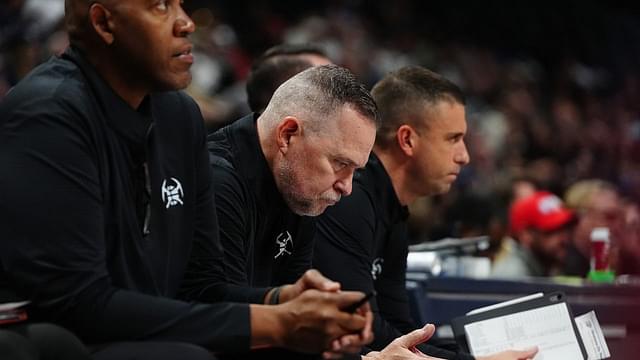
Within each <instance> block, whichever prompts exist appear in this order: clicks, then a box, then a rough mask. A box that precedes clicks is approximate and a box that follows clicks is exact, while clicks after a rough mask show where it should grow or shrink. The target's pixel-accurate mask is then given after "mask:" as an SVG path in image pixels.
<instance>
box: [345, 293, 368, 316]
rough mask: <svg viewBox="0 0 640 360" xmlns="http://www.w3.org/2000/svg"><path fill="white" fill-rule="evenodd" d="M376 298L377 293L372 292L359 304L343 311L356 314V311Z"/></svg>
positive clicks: (354, 304) (356, 303)
mask: <svg viewBox="0 0 640 360" xmlns="http://www.w3.org/2000/svg"><path fill="white" fill-rule="evenodd" d="M374 296H376V291H375V290H371V292H369V293H368V294H367V295H365V296H364V297H363V298H362V299H360V300H358V301H357V302H355V303H353V304H351V305H349V306H347V307H345V308H344V309H343V310H344V311H345V312H349V313H354V312H356V310H358V308H359V307H360V306H362V305H364V304H365V303H366V302H367V301H369V299H371V298H372V297H374Z"/></svg>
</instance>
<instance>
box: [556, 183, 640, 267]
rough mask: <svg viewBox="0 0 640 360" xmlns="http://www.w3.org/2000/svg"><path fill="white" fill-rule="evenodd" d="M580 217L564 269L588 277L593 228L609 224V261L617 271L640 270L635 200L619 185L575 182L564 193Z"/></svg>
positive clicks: (638, 229)
mask: <svg viewBox="0 0 640 360" xmlns="http://www.w3.org/2000/svg"><path fill="white" fill-rule="evenodd" d="M564 197H565V201H566V204H567V206H568V207H570V208H571V209H573V210H575V211H576V213H577V214H578V216H579V221H578V223H577V226H576V228H575V231H574V235H573V239H572V242H571V245H570V247H569V251H568V256H567V260H566V262H565V267H564V272H565V273H566V274H567V275H575V276H580V277H585V276H586V275H587V273H588V272H589V268H590V265H589V259H590V251H591V232H592V231H593V229H595V228H597V227H606V228H608V229H609V231H610V233H611V254H610V257H611V259H610V264H611V267H612V269H613V270H614V271H615V272H616V273H617V274H640V265H639V264H640V261H639V259H640V251H639V250H640V241H639V239H640V223H639V220H640V219H639V216H638V207H637V205H636V204H634V203H632V202H630V201H628V200H626V199H624V198H622V197H621V196H620V195H619V192H618V190H617V189H616V187H615V186H614V185H613V184H611V183H609V182H606V181H602V180H598V179H590V180H582V181H579V182H577V183H575V184H573V185H572V186H571V187H569V189H568V190H567V192H566V194H565V196H564Z"/></svg>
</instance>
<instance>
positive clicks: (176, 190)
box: [162, 177, 184, 209]
mask: <svg viewBox="0 0 640 360" xmlns="http://www.w3.org/2000/svg"><path fill="white" fill-rule="evenodd" d="M183 198H184V191H183V190H182V184H180V181H178V179H176V178H173V177H172V178H171V179H169V181H167V180H166V179H165V180H164V181H163V182H162V202H163V203H164V204H165V206H166V208H167V209H168V208H170V207H173V206H178V205H184V203H183V202H182V199H183Z"/></svg>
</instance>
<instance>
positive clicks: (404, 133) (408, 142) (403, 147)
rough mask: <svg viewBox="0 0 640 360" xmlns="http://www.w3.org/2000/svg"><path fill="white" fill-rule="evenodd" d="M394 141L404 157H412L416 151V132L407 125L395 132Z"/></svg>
mask: <svg viewBox="0 0 640 360" xmlns="http://www.w3.org/2000/svg"><path fill="white" fill-rule="evenodd" d="M396 141H397V143H398V147H399V148H400V151H402V152H403V153H404V154H405V155H406V156H413V155H414V154H415V151H416V141H417V136H416V131H415V130H414V129H413V128H412V127H411V126H409V125H407V124H403V125H401V126H400V127H399V128H398V130H396Z"/></svg>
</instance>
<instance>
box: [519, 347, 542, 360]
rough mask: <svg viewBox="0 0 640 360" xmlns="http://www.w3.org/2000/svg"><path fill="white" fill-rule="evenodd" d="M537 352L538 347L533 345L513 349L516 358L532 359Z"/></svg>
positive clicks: (521, 359) (520, 359) (522, 359)
mask: <svg viewBox="0 0 640 360" xmlns="http://www.w3.org/2000/svg"><path fill="white" fill-rule="evenodd" d="M537 353H538V347H537V346H534V347H532V348H530V349H525V350H520V351H515V355H516V356H517V359H518V360H526V359H532V358H533V357H534V356H536V354H537Z"/></svg>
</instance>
